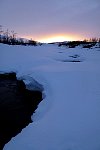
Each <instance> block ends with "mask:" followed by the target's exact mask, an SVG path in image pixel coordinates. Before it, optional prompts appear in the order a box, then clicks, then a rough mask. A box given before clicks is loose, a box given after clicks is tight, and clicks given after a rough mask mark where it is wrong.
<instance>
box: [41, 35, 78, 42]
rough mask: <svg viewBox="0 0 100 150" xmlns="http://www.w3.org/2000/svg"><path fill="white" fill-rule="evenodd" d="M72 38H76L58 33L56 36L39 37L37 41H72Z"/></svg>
mask: <svg viewBox="0 0 100 150" xmlns="http://www.w3.org/2000/svg"><path fill="white" fill-rule="evenodd" d="M73 40H77V38H75V37H72V36H63V35H58V36H52V37H47V38H43V39H40V40H39V42H43V43H45V42H46V43H51V42H63V41H73Z"/></svg>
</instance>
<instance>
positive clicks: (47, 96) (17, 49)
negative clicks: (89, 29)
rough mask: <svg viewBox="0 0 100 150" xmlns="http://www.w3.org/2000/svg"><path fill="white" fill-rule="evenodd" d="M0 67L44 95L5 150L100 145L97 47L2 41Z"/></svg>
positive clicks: (83, 149) (74, 149)
mask: <svg viewBox="0 0 100 150" xmlns="http://www.w3.org/2000/svg"><path fill="white" fill-rule="evenodd" d="M75 61H76V62H75ZM79 61H80V62H79ZM0 71H1V72H9V71H16V72H17V77H18V78H23V79H24V82H25V83H26V85H27V88H33V89H35V87H36V89H39V90H43V94H44V95H43V98H44V99H43V101H42V102H41V103H40V104H39V106H38V109H37V110H36V112H35V113H34V114H33V116H32V119H33V123H31V124H29V125H28V126H27V127H26V128H24V129H23V130H22V132H21V133H20V134H18V135H17V136H16V137H14V138H12V140H11V141H10V142H9V143H7V144H6V145H5V147H4V150H22V149H23V150H40V149H43V150H99V149H100V48H93V49H85V48H81V47H76V48H66V47H57V45H46V44H44V45H42V46H37V47H28V46H8V45H2V44H1V45H0ZM34 83H35V86H33V84H34Z"/></svg>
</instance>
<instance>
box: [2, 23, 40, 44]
mask: <svg viewBox="0 0 100 150" xmlns="http://www.w3.org/2000/svg"><path fill="white" fill-rule="evenodd" d="M0 43H3V44H9V45H25V46H26V45H33V46H37V45H38V44H39V43H38V42H37V41H34V40H32V39H30V40H27V39H24V38H17V34H16V33H15V32H14V31H9V30H8V29H6V30H5V31H4V30H3V29H2V26H1V25H0Z"/></svg>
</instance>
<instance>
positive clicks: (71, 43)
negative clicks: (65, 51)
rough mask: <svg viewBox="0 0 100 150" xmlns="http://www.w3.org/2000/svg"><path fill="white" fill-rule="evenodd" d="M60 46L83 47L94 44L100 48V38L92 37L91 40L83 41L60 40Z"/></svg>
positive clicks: (90, 46) (89, 46)
mask: <svg viewBox="0 0 100 150" xmlns="http://www.w3.org/2000/svg"><path fill="white" fill-rule="evenodd" d="M58 46H59V47H60V46H66V47H68V48H75V47H76V46H82V47H83V48H92V47H94V46H96V47H99V48H100V38H91V39H89V40H86V39H85V40H83V41H69V42H60V43H58Z"/></svg>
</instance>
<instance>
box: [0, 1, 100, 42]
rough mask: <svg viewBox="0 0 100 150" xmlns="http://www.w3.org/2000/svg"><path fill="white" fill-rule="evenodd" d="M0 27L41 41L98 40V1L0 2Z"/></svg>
mask: <svg viewBox="0 0 100 150" xmlns="http://www.w3.org/2000/svg"><path fill="white" fill-rule="evenodd" d="M0 25H2V26H3V29H4V30H5V29H7V28H8V29H9V30H14V31H15V32H16V33H17V36H21V37H26V38H32V39H34V40H38V41H42V42H45V41H47V42H49V41H50V42H51V41H56V40H58V41H60V40H81V39H85V38H91V37H100V0H0Z"/></svg>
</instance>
